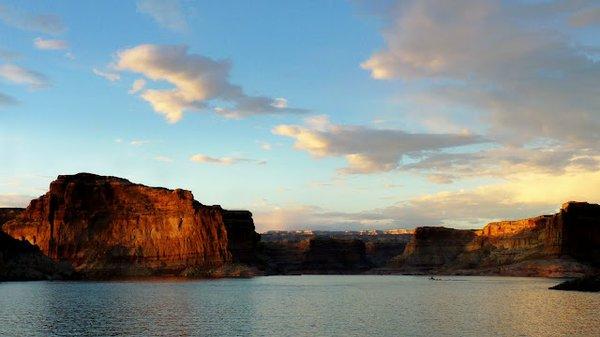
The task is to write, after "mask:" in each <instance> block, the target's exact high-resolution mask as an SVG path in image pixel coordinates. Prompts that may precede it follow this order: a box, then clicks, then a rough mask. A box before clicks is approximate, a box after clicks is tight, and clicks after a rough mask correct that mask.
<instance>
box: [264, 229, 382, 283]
mask: <svg viewBox="0 0 600 337" xmlns="http://www.w3.org/2000/svg"><path fill="white" fill-rule="evenodd" d="M269 236H270V235H269V234H263V237H264V238H265V239H266V240H264V241H262V242H261V246H260V249H261V252H262V259H263V261H262V263H263V268H264V269H265V271H266V273H267V274H354V273H361V272H363V271H366V270H368V269H369V268H371V267H372V263H371V262H370V261H369V259H368V256H367V249H366V245H365V242H363V241H362V240H359V239H347V238H345V239H341V238H333V237H321V236H313V235H300V236H292V237H289V238H285V239H283V238H277V237H275V238H273V237H269Z"/></svg>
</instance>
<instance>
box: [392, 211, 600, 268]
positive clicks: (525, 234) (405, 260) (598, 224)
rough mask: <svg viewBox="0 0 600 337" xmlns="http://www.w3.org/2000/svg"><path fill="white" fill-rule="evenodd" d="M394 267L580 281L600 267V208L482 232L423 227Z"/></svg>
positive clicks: (502, 224) (495, 225)
mask: <svg viewBox="0 0 600 337" xmlns="http://www.w3.org/2000/svg"><path fill="white" fill-rule="evenodd" d="M392 265H393V266H395V267H397V268H400V270H402V271H404V272H415V273H465V274H471V273H472V274H501V275H519V276H553V277H557V276H580V275H584V274H589V273H591V272H593V270H594V269H595V268H597V267H600V205H596V204H589V203H585V202H568V203H566V204H564V205H563V206H562V208H561V210H560V212H559V213H557V214H554V215H543V216H538V217H534V218H529V219H523V220H516V221H501V222H493V223H490V224H488V225H486V226H485V227H484V228H483V229H481V230H457V229H450V228H443V227H422V228H418V229H417V230H416V232H415V236H414V238H413V239H412V241H411V242H410V243H409V244H408V245H407V247H406V249H405V251H404V253H403V254H402V255H401V256H399V257H397V258H395V259H394V260H393V263H392Z"/></svg>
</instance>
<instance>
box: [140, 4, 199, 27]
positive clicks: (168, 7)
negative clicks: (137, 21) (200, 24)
mask: <svg viewBox="0 0 600 337" xmlns="http://www.w3.org/2000/svg"><path fill="white" fill-rule="evenodd" d="M137 10H138V11H139V12H140V13H143V14H146V15H149V16H151V17H152V18H153V19H154V20H155V21H156V22H157V23H158V24H159V25H161V26H163V27H165V28H168V29H171V30H174V31H183V30H185V29H187V22H186V19H185V16H184V14H183V11H182V9H181V4H180V2H179V1H178V0H138V1H137Z"/></svg>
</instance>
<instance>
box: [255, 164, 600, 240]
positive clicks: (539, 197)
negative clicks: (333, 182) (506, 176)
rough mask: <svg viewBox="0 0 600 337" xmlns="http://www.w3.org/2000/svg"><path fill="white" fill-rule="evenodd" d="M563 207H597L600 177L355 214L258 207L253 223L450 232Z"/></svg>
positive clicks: (420, 200) (414, 201) (447, 196)
mask: <svg viewBox="0 0 600 337" xmlns="http://www.w3.org/2000/svg"><path fill="white" fill-rule="evenodd" d="M567 201H589V202H600V172H587V173H584V174H570V173H565V174H563V175H560V176H555V175H547V174H530V175H526V176H521V177H519V178H518V179H514V180H510V181H508V182H506V183H500V184H495V185H483V186H479V187H476V188H472V189H460V190H449V191H442V192H437V193H432V194H424V195H421V196H417V197H413V198H409V199H407V200H405V201H401V202H398V203H395V204H393V205H390V206H387V207H382V208H377V209H369V210H363V211H357V212H340V211H332V210H328V209H326V208H325V207H323V206H311V205H302V204H283V205H271V204H266V205H257V206H256V210H255V211H254V212H253V213H254V222H255V224H256V226H257V228H258V229H259V230H260V231H264V230H269V229H287V230H289V229H338V230H339V229H368V228H378V229H384V228H414V227H417V226H439V225H444V226H449V227H456V228H480V227H482V226H483V225H485V224H486V223H488V222H491V221H497V220H504V219H520V218H527V217H533V216H537V215H540V214H550V213H554V212H556V211H558V209H559V208H560V207H561V205H562V203H564V202H567Z"/></svg>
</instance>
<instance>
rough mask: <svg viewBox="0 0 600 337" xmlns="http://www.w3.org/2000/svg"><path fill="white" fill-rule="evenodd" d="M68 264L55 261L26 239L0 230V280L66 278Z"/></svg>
mask: <svg viewBox="0 0 600 337" xmlns="http://www.w3.org/2000/svg"><path fill="white" fill-rule="evenodd" d="M72 274H73V270H72V268H71V267H70V266H69V265H64V264H60V263H56V262H55V261H53V260H52V259H50V258H49V257H47V256H45V255H44V254H42V252H40V250H39V248H38V247H36V246H33V245H31V244H30V243H29V242H27V241H20V240H17V239H15V238H13V237H11V236H9V235H8V234H6V233H3V232H0V281H30V280H52V279H67V278H70V277H71V276H72Z"/></svg>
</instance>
